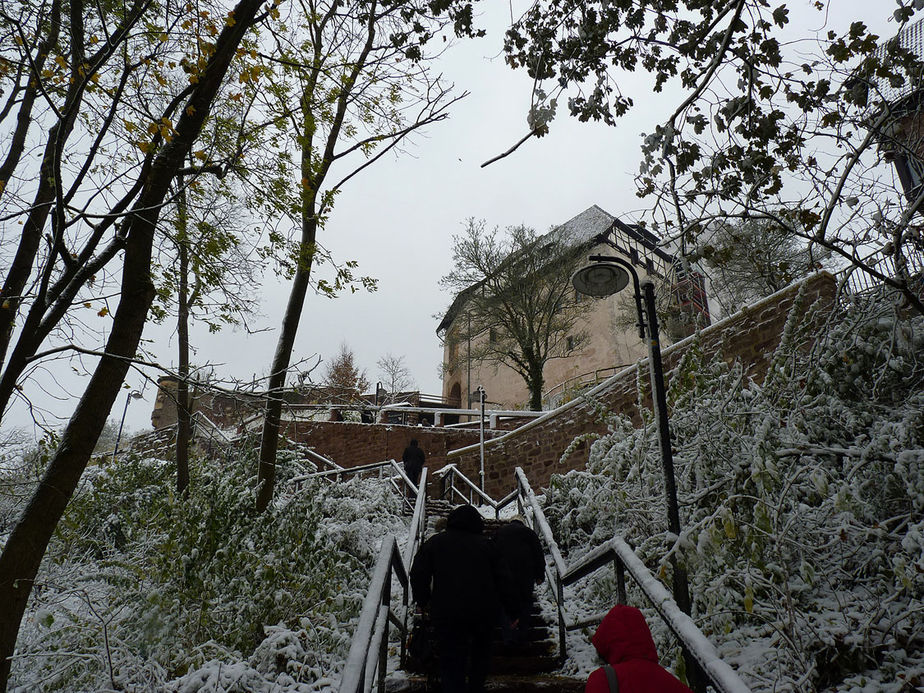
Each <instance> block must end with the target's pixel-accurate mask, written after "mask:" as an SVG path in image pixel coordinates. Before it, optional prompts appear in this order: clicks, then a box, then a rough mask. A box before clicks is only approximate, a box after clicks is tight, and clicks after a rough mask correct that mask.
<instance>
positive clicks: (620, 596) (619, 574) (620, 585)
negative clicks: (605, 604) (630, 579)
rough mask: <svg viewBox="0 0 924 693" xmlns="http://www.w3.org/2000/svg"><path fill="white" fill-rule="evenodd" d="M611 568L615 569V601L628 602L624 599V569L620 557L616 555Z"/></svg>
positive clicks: (618, 602)
mask: <svg viewBox="0 0 924 693" xmlns="http://www.w3.org/2000/svg"><path fill="white" fill-rule="evenodd" d="M613 569H614V570H615V571H616V603H617V604H628V603H629V601H628V599H626V569H625V566H623V564H622V559H621V558H619V557H618V556H617V557H616V558H614V559H613Z"/></svg>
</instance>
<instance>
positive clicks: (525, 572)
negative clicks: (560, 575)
mask: <svg viewBox="0 0 924 693" xmlns="http://www.w3.org/2000/svg"><path fill="white" fill-rule="evenodd" d="M494 545H495V546H497V553H498V555H499V557H500V560H501V562H502V564H503V566H504V568H505V574H506V575H507V576H508V578H509V579H510V580H511V585H510V593H511V597H512V599H513V601H514V604H513V612H514V613H513V614H512V616H513V620H515V621H519V623H520V626H521V627H525V626H526V621H527V619H528V617H529V612H530V610H531V608H532V606H533V602H534V596H533V587H534V585H538V584H540V583H541V582H542V580H543V579H544V578H545V555H544V554H543V551H542V543H541V542H540V541H539V536H538V535H537V534H536V533H535V532H534V531H533V530H532V529H530V528H529V527H527V526H526V523H524V522H523V519H522V518H521V517H519V516H517V517H514V518H513V519H512V520H511V521H510V522H508V523H506V524H504V525H501V526H500V527H499V528H498V529H497V531H495V532H494ZM505 630H507V629H505ZM505 635H506V636H507V637H510V636H512V633H511V632H510V631H509V630H508V631H507V633H505Z"/></svg>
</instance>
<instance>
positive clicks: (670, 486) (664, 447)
mask: <svg viewBox="0 0 924 693" xmlns="http://www.w3.org/2000/svg"><path fill="white" fill-rule="evenodd" d="M607 242H608V241H607ZM608 243H609V242H608ZM609 245H614V244H612V243H609ZM614 247H615V245H614ZM590 261H591V262H593V263H594V264H592V265H588V266H587V267H584V268H583V269H579V270H578V271H577V272H575V273H574V276H573V277H571V284H572V285H573V286H574V290H575V291H577V292H578V293H581V294H586V295H588V296H595V297H597V298H603V297H605V296H611V295H612V294H615V293H617V292H619V291H622V290H623V289H625V288H626V287H627V286H628V285H629V279H630V278H631V280H632V288H633V290H634V294H635V309H636V312H637V313H638V334H639V337H641V338H642V339H643V340H645V339H646V338H647V341H648V367H649V371H650V373H651V391H652V401H653V402H654V409H655V419H656V421H657V426H658V440H659V443H660V447H661V465H662V467H663V469H664V496H665V500H666V501H667V523H668V528H669V529H670V531H671V533H672V534H673V535H674V536H676V537H680V512H679V510H678V505H677V484H676V482H675V480H674V457H673V454H672V453H671V431H670V425H669V423H668V420H667V396H666V394H665V390H664V367H663V365H662V363H661V346H660V344H659V342H658V316H657V314H656V312H655V296H654V284H653V283H652V282H651V281H650V280H645V281H643V282H639V278H638V273H637V272H636V271H635V268H634V267H633V266H632V264H631V263H629V262H628V261H626V260H623V259H622V258H620V257H613V256H609V255H591V256H590ZM643 292H644V297H645V311H644V312H643V311H642V293H643ZM646 313H647V321H646V319H645V318H646V315H645V314H646ZM671 566H672V568H673V573H674V600H675V601H676V602H677V606H679V607H680V609H681V610H682V611H683V612H684V613H685V614H687V615H689V614H690V589H689V586H688V584H687V573H686V570H685V569H684V568H682V567H681V566H680V565H679V564H678V562H677V558H676V556H675V555H674V554H673V553H671Z"/></svg>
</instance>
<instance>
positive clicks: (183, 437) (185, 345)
mask: <svg viewBox="0 0 924 693" xmlns="http://www.w3.org/2000/svg"><path fill="white" fill-rule="evenodd" d="M177 185H178V187H179V197H178V198H177V202H178V210H177V212H178V217H179V227H178V228H177V240H178V241H179V243H178V244H177V251H178V254H179V262H180V277H179V279H180V285H179V287H178V290H177V304H178V306H177V325H176V331H177V342H178V345H177V348H178V349H179V354H178V357H177V360H178V367H177V371H178V373H177V374H178V376H179V380H178V381H177V385H176V492H177V495H179V496H182V495H184V494H185V493H186V488H187V487H188V486H189V438H190V430H191V426H190V407H191V404H192V403H191V402H190V400H189V281H188V272H189V238H188V236H187V234H186V232H187V225H186V212H187V208H186V189H185V187H184V186H183V177H182V176H180V177H179V179H178V183H177Z"/></svg>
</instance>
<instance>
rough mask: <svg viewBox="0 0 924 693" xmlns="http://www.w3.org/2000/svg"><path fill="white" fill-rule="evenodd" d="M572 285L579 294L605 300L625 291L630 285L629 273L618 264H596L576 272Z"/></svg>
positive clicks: (572, 278)
mask: <svg viewBox="0 0 924 693" xmlns="http://www.w3.org/2000/svg"><path fill="white" fill-rule="evenodd" d="M571 284H572V286H574V290H575V291H577V292H578V293H579V294H586V295H587V296H595V297H597V298H603V297H604V296H612V295H613V294H615V293H619V292H620V291H622V290H623V289H625V288H626V287H627V286H628V285H629V273H628V272H626V270H624V269H623V268H622V267H620V266H619V265H616V264H612V263H608V262H595V263H594V264H592V265H587V267H583V268H581V269H579V270H578V271H577V272H575V273H574V275H573V276H572V277H571Z"/></svg>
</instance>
